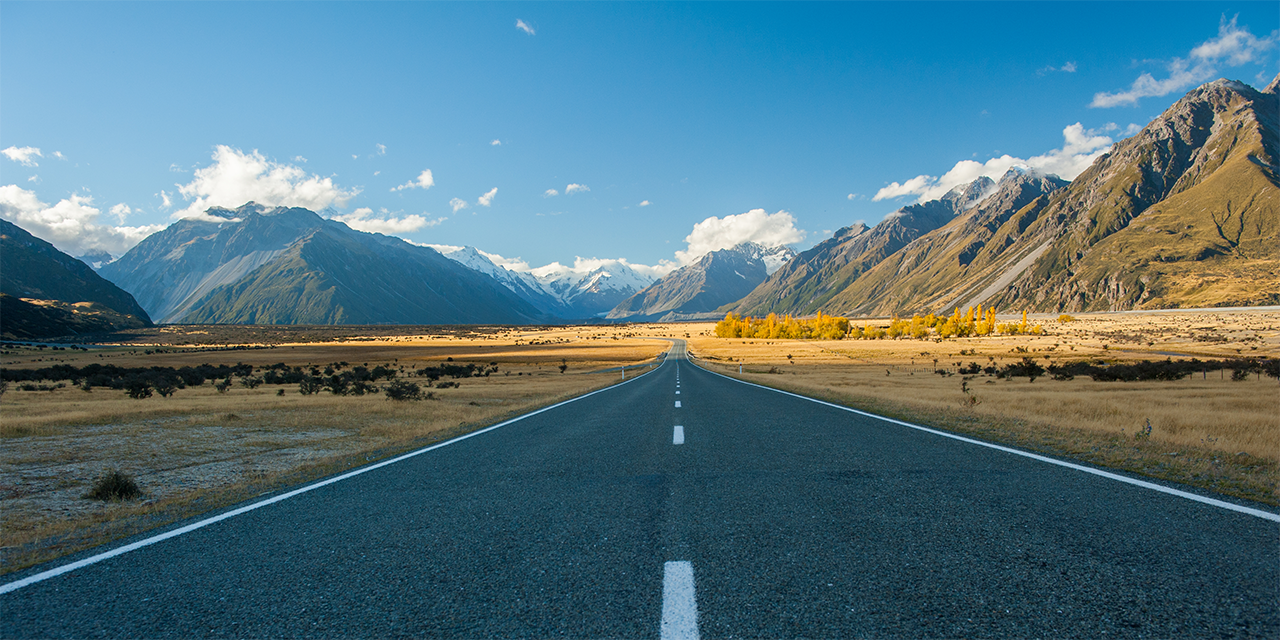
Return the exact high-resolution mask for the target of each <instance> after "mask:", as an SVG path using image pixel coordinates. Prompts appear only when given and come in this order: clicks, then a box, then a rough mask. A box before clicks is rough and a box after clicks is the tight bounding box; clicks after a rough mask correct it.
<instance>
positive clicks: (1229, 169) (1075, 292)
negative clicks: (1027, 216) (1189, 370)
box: [992, 77, 1280, 311]
mask: <svg viewBox="0 0 1280 640" xmlns="http://www.w3.org/2000/svg"><path fill="white" fill-rule="evenodd" d="M1278 79H1280V77H1278ZM1276 89H1277V81H1276V80H1273V81H1272V82H1271V84H1270V85H1269V86H1268V87H1267V88H1266V89H1265V90H1264V91H1257V90H1255V89H1253V88H1252V87H1250V86H1248V85H1245V84H1243V83H1239V82H1235V81H1230V80H1217V81H1215V82H1211V83H1209V84H1206V85H1203V86H1201V87H1198V88H1196V89H1193V90H1192V91H1191V92H1189V93H1188V94H1187V95H1186V96H1185V97H1183V98H1182V99H1181V100H1179V101H1178V102H1176V103H1175V104H1174V105H1173V106H1171V107H1169V109H1167V110H1166V111H1165V112H1164V113H1163V114H1162V115H1161V116H1160V117H1159V118H1156V119H1155V120H1154V121H1153V122H1152V123H1151V124H1149V125H1148V126H1147V127H1146V128H1144V129H1143V130H1142V131H1141V132H1140V133H1138V134H1137V135H1135V136H1134V137H1132V138H1129V139H1127V140H1124V141H1122V142H1120V143H1118V144H1117V145H1116V146H1115V148H1114V149H1113V150H1112V151H1111V153H1109V154H1107V155H1105V156H1103V157H1101V158H1099V159H1098V160H1097V161H1096V162H1095V163H1094V164H1093V166H1092V167H1090V168H1089V169H1088V170H1086V171H1085V172H1084V173H1082V174H1081V175H1080V176H1078V177H1077V178H1076V179H1075V181H1073V182H1072V184H1071V186H1070V187H1068V188H1066V189H1063V190H1062V191H1061V192H1060V193H1059V194H1056V195H1055V196H1054V197H1053V198H1050V199H1049V201H1048V202H1046V203H1045V205H1044V207H1043V208H1042V209H1041V210H1040V211H1037V212H1035V215H1036V218H1037V219H1036V222H1035V223H1034V224H1032V225H1031V226H1030V227H1029V228H1028V229H1027V232H1026V234H1025V236H1026V239H1025V240H1024V241H1023V242H1022V243H1021V244H1022V245H1023V246H1024V247H1025V246H1032V245H1039V244H1043V243H1048V248H1047V249H1046V250H1045V252H1044V253H1043V255H1041V256H1040V257H1039V258H1037V259H1036V260H1035V261H1034V263H1032V265H1031V266H1030V267H1029V268H1028V269H1027V270H1026V271H1025V272H1024V273H1023V274H1021V275H1020V276H1019V277H1017V278H1016V279H1014V280H1013V281H1012V282H1011V284H1010V285H1009V287H1008V288H1006V289H1004V290H1003V291H1000V292H999V293H998V294H996V295H995V296H994V297H993V298H992V301H993V302H994V303H996V304H997V305H1000V306H1003V307H1010V308H1017V307H1024V306H1025V307H1027V308H1031V309H1039V310H1059V309H1061V310H1072V311H1074V310H1082V311H1083V310H1098V311H1101V310H1113V311H1114V310H1123V309H1135V308H1172V307H1202V306H1236V305H1262V304H1277V303H1280V242H1277V240H1276V239H1277V237H1280V165H1278V164H1277V161H1278V160H1280V142H1278V141H1280V136H1278V131H1277V127H1278V124H1277V123H1280V113H1278V112H1280V100H1278V99H1277V95H1276Z"/></svg>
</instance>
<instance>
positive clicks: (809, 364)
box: [690, 310, 1280, 504]
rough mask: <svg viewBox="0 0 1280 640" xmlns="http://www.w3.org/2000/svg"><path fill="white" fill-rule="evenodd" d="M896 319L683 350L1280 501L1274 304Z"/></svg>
mask: <svg viewBox="0 0 1280 640" xmlns="http://www.w3.org/2000/svg"><path fill="white" fill-rule="evenodd" d="M975 311H976V310H975ZM974 315H975V316H976V313H975V314H974ZM954 317H955V316H954V315H953V316H951V318H954ZM961 318H962V319H965V320H967V314H966V316H961ZM1020 320H1021V321H1020V322H1008V323H1005V324H1016V325H1022V324H1023V323H1024V322H1027V320H1026V319H1025V318H1023V319H1020ZM902 322H903V321H901V320H896V319H888V320H881V321H879V322H876V321H868V322H867V323H866V324H867V325H868V326H870V327H872V328H873V329H874V330H875V332H876V333H878V332H884V333H885V334H886V339H882V340H874V341H866V340H864V341H859V342H848V341H846V342H839V343H832V342H827V341H819V340H813V339H810V340H786V339H758V338H728V339H726V338H721V337H713V334H714V330H712V331H705V332H703V333H702V335H700V336H696V337H695V338H694V339H692V340H691V341H690V351H691V352H692V354H693V355H694V356H695V357H696V358H697V359H698V360H699V361H700V364H702V365H703V366H707V367H709V368H711V369H712V370H715V371H718V372H720V373H724V374H727V375H732V376H735V377H742V378H744V379H747V380H750V381H751V382H756V383H758V384H763V385H766V386H772V387H776V388H780V389H785V390H789V391H793V392H796V393H801V394H804V395H809V396H812V397H818V398H822V399H825V400H828V401H832V402H836V403H839V404H843V405H846V406H850V407H855V408H859V409H863V410H867V411H871V412H874V413H878V414H881V415H887V416H891V417H896V418H900V419H904V420H907V421H911V422H915V423H918V424H924V425H929V426H933V427H937V428H941V429H944V430H948V431H954V432H957V433H964V434H969V435H974V436H977V437H980V438H982V439H985V440H989V441H993V442H1001V443H1006V444H1012V445H1015V446H1019V447H1024V448H1027V449H1031V450H1035V451H1039V452H1043V453H1048V454H1051V455H1056V456H1061V457H1065V458H1071V459H1076V460H1083V461H1086V462H1090V463H1093V464H1097V465H1100V466H1104V467H1110V468H1114V469H1120V470H1123V471H1129V472H1133V473H1137V474H1140V475H1147V476H1151V477H1155V478H1160V479H1164V480H1171V481H1175V482H1180V483H1184V484H1188V485H1192V486H1198V487H1203V488H1206V489H1210V490H1213V491H1217V492H1220V493H1224V494H1227V495H1234V496H1238V497H1242V498H1248V499H1251V500H1257V501H1260V502H1265V503H1269V504H1280V313H1277V312H1274V311H1242V312H1183V313H1178V312H1172V313H1162V314H1133V315H1123V314H1122V315H1102V314H1089V315H1081V316H1080V317H1078V318H1077V317H1070V316H1066V315H1065V314H1063V317H1061V318H1057V322H1046V323H1045V324H1042V325H1039V326H1040V327H1041V328H1040V331H1039V332H1036V331H1026V332H1021V331H1018V332H1011V333H1002V332H1000V331H999V330H998V329H997V332H996V333H993V334H986V335H982V334H981V333H980V332H978V333H977V334H969V335H966V336H963V337H956V338H955V339H950V340H941V339H939V338H938V337H937V335H936V334H929V335H928V336H927V337H923V338H916V337H913V336H912V333H911V332H910V331H906V332H903V333H902V334H900V335H898V336H897V337H896V339H887V334H888V333H889V328H890V327H891V326H893V325H894V324H896V323H902ZM975 323H976V318H975ZM999 324H1001V323H997V326H999ZM1028 324H1030V323H1028ZM909 326H910V325H909V323H908V327H909ZM1036 326H1037V325H1034V324H1030V327H1031V328H1034V327H1036ZM740 371H741V374H740V373H739V372H740Z"/></svg>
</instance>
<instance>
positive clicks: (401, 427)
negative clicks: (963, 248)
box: [0, 327, 667, 573]
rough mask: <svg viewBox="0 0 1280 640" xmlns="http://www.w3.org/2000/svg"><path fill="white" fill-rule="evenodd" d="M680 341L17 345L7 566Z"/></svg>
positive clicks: (518, 403) (7, 452)
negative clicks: (222, 348)
mask: <svg viewBox="0 0 1280 640" xmlns="http://www.w3.org/2000/svg"><path fill="white" fill-rule="evenodd" d="M197 330H198V329H197ZM218 330H219V331H220V332H222V333H223V334H224V335H225V334H227V329H226V328H225V327H219V328H218ZM256 330H258V329H256V328H251V331H256ZM380 331H385V328H380ZM628 332H630V330H629V331H628ZM179 335H180V334H179ZM230 337H234V336H230ZM615 337H617V338H619V339H614V338H615ZM535 342H536V343H538V344H532V343H535ZM517 343H518V344H517ZM666 348H667V343H665V342H658V341H652V340H636V339H632V338H623V337H621V333H620V332H617V331H614V330H609V331H594V330H587V329H581V328H576V329H566V328H563V327H560V328H556V329H554V330H550V331H541V332H540V331H537V330H536V329H527V328H521V331H519V332H518V333H517V332H514V331H510V330H509V328H508V329H504V330H502V331H498V330H494V331H488V332H484V333H480V334H461V333H459V334H452V333H444V334H438V335H434V336H430V337H426V336H395V335H380V336H378V338H377V339H375V340H357V339H348V340H344V341H342V342H340V343H319V344H281V345H275V346H273V347H272V348H264V349H253V350H235V351H232V350H227V351H215V350H212V349H208V348H201V347H176V346H174V345H156V344H147V345H145V346H144V345H136V346H135V345H120V346H114V347H104V348H90V349H88V350H81V349H69V348H61V347H58V348H57V350H55V349H54V348H50V347H46V348H43V349H42V348H38V347H35V346H19V345H14V344H7V345H4V346H3V347H2V348H0V352H3V353H0V414H2V416H3V420H0V465H3V468H4V469H5V473H4V475H3V476H2V477H0V573H4V572H9V571H14V570H17V569H20V568H22V567H25V566H30V565H31V564H33V563H36V562H41V561H44V560H49V559H52V558H55V557H58V556H60V555H63V554H65V553H70V552H73V551H75V550H78V549H82V548H86V547H89V546H93V545H95V544H101V543H103V542H106V541H108V540H111V539H114V538H118V537H121V536H127V535H131V534H133V533H138V532H141V531H145V530H147V529H151V528H154V527H157V526H162V525H164V524H166V523H168V522H173V521H175V520H178V519H181V518H185V517H191V516H195V515H199V514H201V513H205V512H207V511H209V510H211V509H216V508H219V507H221V506H225V505H230V504H234V503H235V502H238V501H241V500H246V499H249V498H252V497H254V496H258V495H261V494H263V493H264V492H271V491H275V490H278V489H281V488H284V487H289V486H294V485H297V484H299V483H303V482H306V481H309V480H312V479H316V478H320V477H323V476H325V475H328V474H332V473H335V472H338V471H342V470H345V469H349V468H352V467H356V466H359V465H363V464H367V463H368V462H372V461H375V460H378V459H382V458H385V457H387V456H391V455H394V454H396V453H400V452H403V451H406V450H411V449H414V448H417V447H420V446H424V445H426V444H430V443H433V442H438V441H441V440H444V439H447V438H450V437H454V436H457V435H461V434H464V433H467V432H469V431H472V430H474V429H478V428H482V427H484V426H487V425H491V424H494V423H496V422H499V421H501V420H504V419H506V418H509V417H512V416H515V415H519V414H522V413H526V412H528V411H530V410H533V409H536V408H538V407H542V406H546V405H548V404H552V403H555V402H558V401H560V400H564V399H567V398H570V397H574V396H577V395H581V394H582V393H585V392H587V391H591V390H594V389H599V388H602V387H606V386H609V385H611V384H615V383H617V382H620V381H622V376H621V375H620V373H619V371H618V368H619V367H621V366H624V365H625V366H628V367H638V368H640V369H641V370H643V369H644V368H645V367H646V366H647V365H648V364H652V363H654V362H655V360H654V358H655V357H656V356H658V355H659V354H660V353H661V352H662V351H664V350H665V349H666ZM218 356H223V357H226V358H230V359H231V360H230V362H226V361H221V362H220V361H218V360H216V359H214V358H217V357H218ZM562 367H563V368H564V370H565V371H563V372H562ZM627 377H628V378H630V377H632V371H628V375H627ZM27 388H30V389H31V391H27V390H25V389H27Z"/></svg>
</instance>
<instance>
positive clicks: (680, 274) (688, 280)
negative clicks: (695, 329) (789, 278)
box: [607, 242, 795, 321]
mask: <svg viewBox="0 0 1280 640" xmlns="http://www.w3.org/2000/svg"><path fill="white" fill-rule="evenodd" d="M793 257H795V252H794V251H792V250H791V249H789V248H786V247H764V246H762V245H759V244H756V243H754V242H744V243H742V244H739V245H737V246H735V247H732V248H729V249H721V250H719V251H712V252H711V253H708V254H706V255H704V256H702V258H700V259H699V260H698V261H697V262H695V263H693V264H690V265H687V266H684V267H681V268H680V269H677V270H675V271H672V272H671V273H669V274H667V275H666V276H664V277H662V278H661V279H659V280H658V281H657V282H654V283H653V284H652V285H649V287H648V288H646V289H644V290H643V291H640V292H639V293H636V294H635V295H633V296H631V297H630V298H627V299H626V300H624V301H622V302H621V303H620V304H618V306H616V307H614V309H613V310H612V311H610V312H609V315H608V316H607V317H608V318H610V319H614V320H633V321H654V320H664V321H671V320H681V319H693V318H698V317H701V316H703V315H707V316H709V315H713V314H714V312H715V310H716V309H718V308H719V307H721V306H723V305H726V304H730V303H733V302H736V301H738V300H740V299H742V297H743V296H746V295H747V294H748V293H751V291H752V290H754V289H755V288H756V287H757V286H759V285H760V283H762V282H764V280H765V278H766V277H768V274H769V271H770V265H771V264H772V265H773V267H774V269H775V270H776V269H777V268H780V267H781V266H782V265H783V264H785V263H786V261H787V260H789V259H790V258H793Z"/></svg>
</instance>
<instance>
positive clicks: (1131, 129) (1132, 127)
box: [1121, 122, 1142, 138]
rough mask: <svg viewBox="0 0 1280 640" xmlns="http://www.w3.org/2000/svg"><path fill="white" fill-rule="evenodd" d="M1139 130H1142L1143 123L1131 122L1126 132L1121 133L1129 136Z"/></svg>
mask: <svg viewBox="0 0 1280 640" xmlns="http://www.w3.org/2000/svg"><path fill="white" fill-rule="evenodd" d="M1139 131H1142V125H1140V124H1137V123H1134V122H1130V123H1129V126H1127V127H1125V128H1124V133H1122V134H1121V135H1123V136H1124V137H1126V138H1127V137H1129V136H1131V135H1134V134H1136V133H1138V132H1139Z"/></svg>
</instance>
